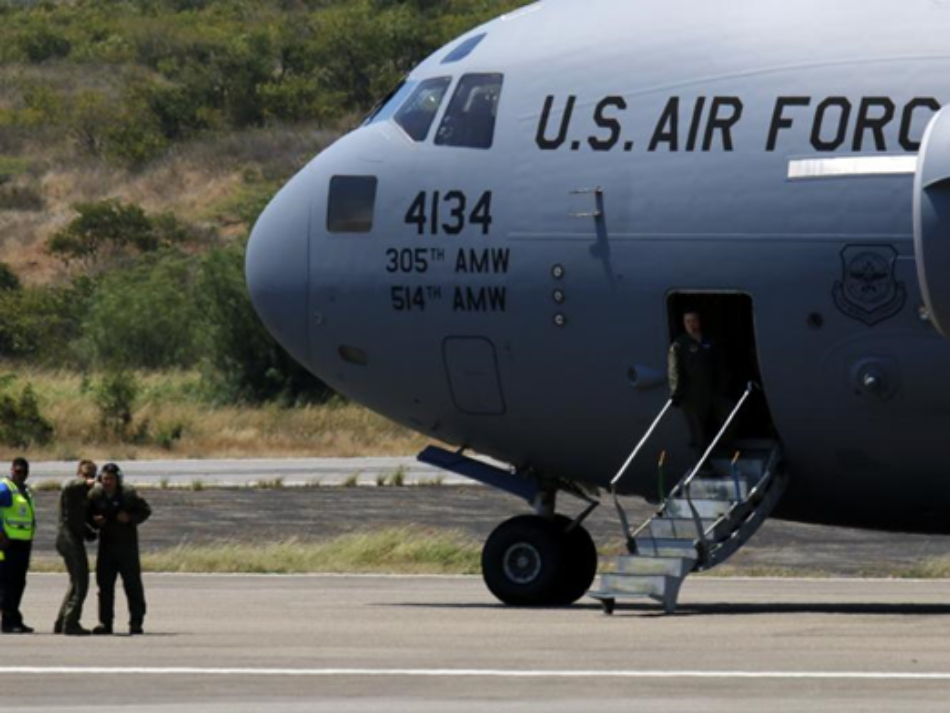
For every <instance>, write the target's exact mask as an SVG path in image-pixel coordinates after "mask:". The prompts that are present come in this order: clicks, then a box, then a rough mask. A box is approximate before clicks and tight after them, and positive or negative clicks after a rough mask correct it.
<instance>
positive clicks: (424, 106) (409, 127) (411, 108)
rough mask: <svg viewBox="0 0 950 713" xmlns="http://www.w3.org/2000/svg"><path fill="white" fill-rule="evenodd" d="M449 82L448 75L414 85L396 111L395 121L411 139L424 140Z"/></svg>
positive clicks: (450, 80)
mask: <svg viewBox="0 0 950 713" xmlns="http://www.w3.org/2000/svg"><path fill="white" fill-rule="evenodd" d="M451 83H452V79H451V78H450V77H437V78H435V79H427V80H426V81H424V82H422V83H421V84H420V85H419V86H418V87H416V90H415V91H414V92H413V93H412V96H410V97H409V100H408V101H407V102H406V103H405V104H403V106H402V107H401V108H400V109H399V111H397V112H396V117H395V118H396V123H397V124H399V125H400V126H401V127H402V129H403V131H405V132H406V133H407V134H409V138H411V139H412V140H413V141H425V140H426V137H427V136H428V135H429V129H431V128H432V122H434V121H435V115H436V114H438V113H439V107H440V106H442V100H443V99H444V98H445V93H446V91H448V88H449V85H450V84H451Z"/></svg>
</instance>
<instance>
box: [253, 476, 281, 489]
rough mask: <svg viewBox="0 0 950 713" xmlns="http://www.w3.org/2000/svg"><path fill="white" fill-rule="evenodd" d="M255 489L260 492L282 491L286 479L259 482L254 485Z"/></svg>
mask: <svg viewBox="0 0 950 713" xmlns="http://www.w3.org/2000/svg"><path fill="white" fill-rule="evenodd" d="M254 487H255V488H257V489H258V490H280V489H281V488H283V487H284V479H283V478H272V479H269V480H268V479H265V480H258V481H257V482H256V483H254Z"/></svg>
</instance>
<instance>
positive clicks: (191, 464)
mask: <svg viewBox="0 0 950 713" xmlns="http://www.w3.org/2000/svg"><path fill="white" fill-rule="evenodd" d="M31 465H32V467H31V473H30V482H31V483H33V484H34V485H35V484H36V483H41V482H44V481H47V480H62V479H63V478H69V477H71V476H73V475H75V473H76V463H74V462H62V461H49V462H40V461H38V462H35V463H32V464H31ZM100 465H102V463H100ZM120 465H121V467H122V470H123V472H124V473H125V476H126V478H128V480H129V482H131V483H136V484H143V483H144V484H147V485H158V484H159V483H161V482H162V481H166V482H167V483H168V484H169V485H172V486H176V485H190V484H191V483H193V482H195V481H196V480H197V481H201V482H202V483H203V484H205V485H215V486H244V485H251V484H253V483H257V482H260V481H262V480H271V481H273V480H275V479H278V478H280V479H281V480H282V481H283V484H284V485H317V484H319V485H340V484H342V483H343V482H344V481H346V480H347V479H348V478H351V477H355V478H356V480H357V482H359V483H360V484H366V485H371V484H375V483H376V479H377V478H378V477H381V476H390V475H393V474H394V473H396V472H397V471H398V472H400V473H401V474H402V475H403V476H404V478H405V481H406V483H407V484H415V483H418V482H420V481H422V482H425V481H431V480H435V479H436V478H440V479H441V480H442V482H444V483H445V484H446V485H450V484H451V485H462V484H464V485H472V484H473V481H471V480H469V479H467V478H462V477H461V476H456V475H452V474H451V473H446V472H445V471H441V470H439V469H437V468H433V467H431V466H428V465H425V464H423V463H420V462H419V461H417V460H416V459H415V458H414V457H403V458H388V457H387V458H266V459H243V460H150V461H122V462H121V463H120Z"/></svg>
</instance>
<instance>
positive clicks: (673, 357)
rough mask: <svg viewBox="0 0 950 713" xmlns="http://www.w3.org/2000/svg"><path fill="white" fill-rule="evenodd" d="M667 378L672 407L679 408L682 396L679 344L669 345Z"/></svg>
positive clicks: (681, 365) (681, 368) (681, 366)
mask: <svg viewBox="0 0 950 713" xmlns="http://www.w3.org/2000/svg"><path fill="white" fill-rule="evenodd" d="M667 378H668V379H669V382H670V398H671V399H672V400H673V405H674V406H679V401H680V398H682V396H683V364H682V359H681V357H680V345H679V342H673V344H672V345H670V354H669V360H668V364H667Z"/></svg>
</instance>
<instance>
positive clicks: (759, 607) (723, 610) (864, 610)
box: [372, 602, 950, 617]
mask: <svg viewBox="0 0 950 713" xmlns="http://www.w3.org/2000/svg"><path fill="white" fill-rule="evenodd" d="M372 606H380V607H406V608H420V609H471V610H474V609H498V610H501V609H517V610H519V611H541V612H550V611H567V610H571V611H577V610H596V611H599V610H600V609H601V607H600V605H598V604H575V605H573V606H571V607H509V606H506V605H503V604H486V603H471V604H465V603H453V604H447V603H444V602H440V603H432V604H425V603H419V602H406V603H389V604H373V605H372ZM616 614H617V615H623V614H636V615H638V616H649V617H666V616H670V615H668V614H665V613H664V612H663V611H662V610H660V609H657V608H656V606H655V605H649V604H627V605H623V604H621V605H618V607H617V609H616ZM763 614H771V615H776V614H838V615H844V616H848V615H851V616H943V615H950V603H947V604H913V603H909V604H907V603H896V604H888V603H880V602H867V603H861V602H842V603H835V602H763V603H741V604H740V603H737V604H729V603H716V604H685V605H680V608H679V609H677V610H676V614H675V615H673V616H677V617H683V616H756V615H763Z"/></svg>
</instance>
